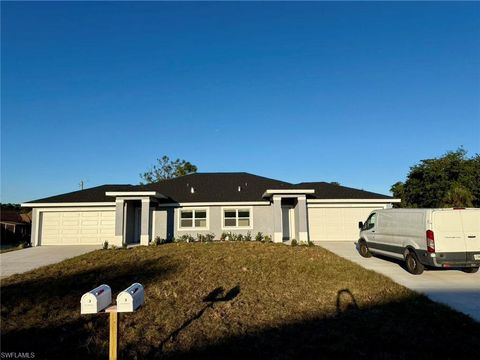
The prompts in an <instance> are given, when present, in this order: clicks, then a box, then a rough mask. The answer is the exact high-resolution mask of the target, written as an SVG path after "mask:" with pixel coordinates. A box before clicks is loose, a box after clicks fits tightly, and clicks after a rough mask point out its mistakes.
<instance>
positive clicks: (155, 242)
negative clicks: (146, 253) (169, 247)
mask: <svg viewBox="0 0 480 360" xmlns="http://www.w3.org/2000/svg"><path fill="white" fill-rule="evenodd" d="M167 242H168V241H167V239H162V238H161V237H160V236H156V237H155V239H153V240H152V241H150V245H151V246H158V245H162V244H166V243H167Z"/></svg>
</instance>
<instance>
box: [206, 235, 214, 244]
mask: <svg viewBox="0 0 480 360" xmlns="http://www.w3.org/2000/svg"><path fill="white" fill-rule="evenodd" d="M213 239H215V234H214V233H210V234H207V235H205V241H207V242H212V241H213Z"/></svg>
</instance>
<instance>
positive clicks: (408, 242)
mask: <svg viewBox="0 0 480 360" xmlns="http://www.w3.org/2000/svg"><path fill="white" fill-rule="evenodd" d="M378 214H379V217H378V229H377V232H376V233H375V242H376V243H378V244H382V245H384V246H386V247H394V249H393V248H392V250H395V251H396V252H397V253H399V254H402V256H403V254H404V252H405V248H406V247H407V246H412V247H414V248H415V249H426V241H425V232H426V220H425V211H424V210H418V211H403V210H387V211H378Z"/></svg>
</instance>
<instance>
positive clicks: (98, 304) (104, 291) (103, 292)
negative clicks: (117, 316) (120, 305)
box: [80, 285, 112, 314]
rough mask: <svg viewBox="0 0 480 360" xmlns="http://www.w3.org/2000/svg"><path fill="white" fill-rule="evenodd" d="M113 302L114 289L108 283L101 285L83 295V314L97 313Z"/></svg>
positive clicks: (81, 303) (81, 305) (81, 301)
mask: <svg viewBox="0 0 480 360" xmlns="http://www.w3.org/2000/svg"><path fill="white" fill-rule="evenodd" d="M111 303H112V290H111V289H110V286H108V285H100V286H99V287H97V288H95V289H93V290H90V291H89V292H87V293H85V294H83V295H82V298H81V299H80V313H81V314H96V313H98V312H99V311H102V310H103V309H105V308H106V307H108V305H110V304H111Z"/></svg>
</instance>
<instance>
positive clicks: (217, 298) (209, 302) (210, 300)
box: [155, 285, 240, 352]
mask: <svg viewBox="0 0 480 360" xmlns="http://www.w3.org/2000/svg"><path fill="white" fill-rule="evenodd" d="M224 292H225V290H224V288H223V287H217V288H215V289H213V290H212V291H211V292H210V293H209V294H208V295H207V296H205V297H204V298H203V302H204V303H206V305H205V306H204V307H203V308H202V309H201V310H200V311H199V312H197V313H196V314H195V315H194V316H192V317H191V318H190V319H188V320H187V321H185V322H184V323H183V324H182V325H181V326H180V327H179V328H178V329H176V330H175V331H173V332H172V333H171V334H170V335H168V336H167V337H166V338H165V340H163V341H162V342H161V343H160V346H159V347H158V349H159V350H160V351H161V350H162V349H163V346H164V345H165V344H166V343H167V342H169V341H175V339H176V338H177V336H178V334H179V333H180V332H181V331H182V330H184V329H185V328H187V327H188V326H189V325H190V324H191V323H193V322H194V321H195V320H198V319H200V318H201V317H202V315H203V313H204V312H205V311H206V310H207V309H210V308H213V306H214V305H215V304H216V303H219V302H227V301H231V300H233V299H235V298H236V297H237V295H238V294H240V286H238V285H237V286H235V287H233V288H231V289H230V290H229V291H228V292H227V293H226V294H225V295H223V293H224ZM222 295H223V296H222ZM155 352H156V351H155Z"/></svg>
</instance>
